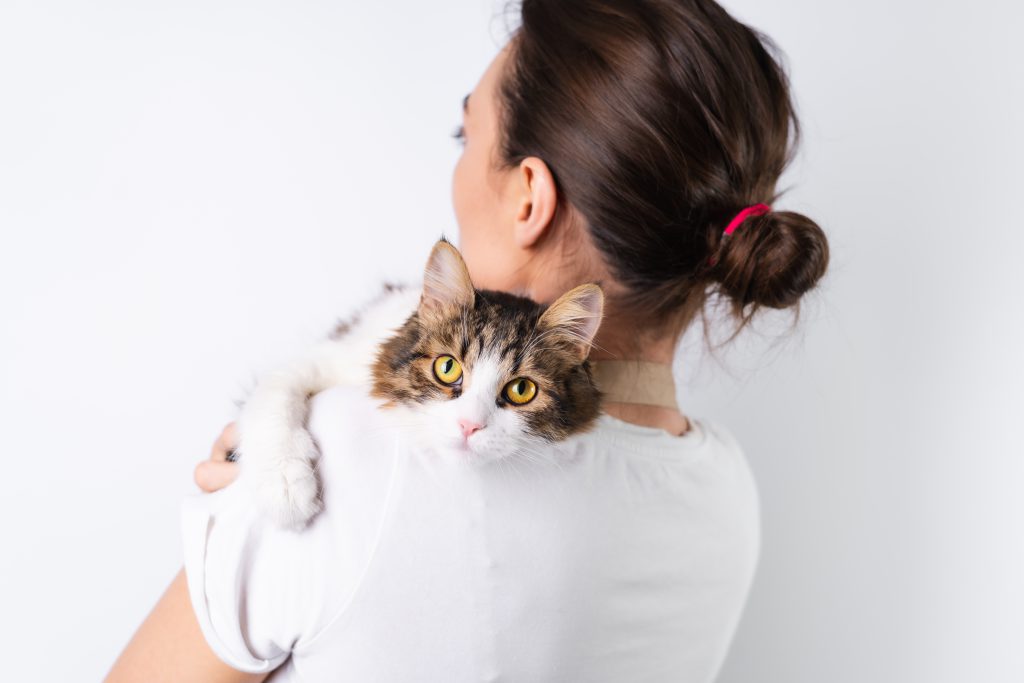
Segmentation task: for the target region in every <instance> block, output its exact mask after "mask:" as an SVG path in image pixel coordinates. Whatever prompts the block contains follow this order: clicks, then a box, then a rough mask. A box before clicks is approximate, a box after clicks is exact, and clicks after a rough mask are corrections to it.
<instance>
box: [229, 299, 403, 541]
mask: <svg viewBox="0 0 1024 683" xmlns="http://www.w3.org/2000/svg"><path fill="white" fill-rule="evenodd" d="M421 291H422V290H421V288H420V287H392V288H390V289H389V290H387V291H385V292H384V293H383V294H382V295H381V296H380V297H379V298H378V299H376V300H375V301H374V302H372V303H371V304H370V305H369V306H367V307H366V308H364V309H363V310H362V311H361V312H360V313H359V314H358V317H357V318H356V320H355V321H354V322H353V323H352V324H351V325H350V326H349V328H348V329H347V330H346V331H345V332H344V333H343V334H341V335H340V336H338V337H336V338H332V339H327V340H325V341H323V342H321V343H320V344H318V345H317V346H315V347H314V348H313V349H311V351H310V352H309V353H308V354H306V355H304V356H303V357H301V358H299V359H298V360H297V361H295V362H293V363H291V364H289V365H287V366H285V367H282V368H280V369H277V370H274V371H272V372H270V373H268V374H267V375H266V376H265V377H263V378H261V380H260V382H259V383H258V385H257V386H256V389H255V391H254V392H253V394H252V396H251V397H250V398H249V400H248V401H246V403H245V405H244V407H243V408H242V412H241V414H240V415H239V418H238V428H239V445H238V453H239V455H240V459H239V465H240V466H241V471H240V473H239V478H238V484H239V485H241V486H245V487H248V488H250V489H251V490H252V492H253V494H254V496H255V499H256V501H257V505H259V506H260V507H261V509H262V511H263V512H264V513H265V514H266V515H268V516H269V517H270V519H271V520H272V521H274V522H275V523H276V524H278V525H279V526H281V527H284V528H294V529H298V528H302V527H304V526H305V525H306V524H307V523H308V522H309V520H310V519H311V518H312V517H313V516H314V515H316V513H317V512H319V511H320V508H321V505H322V503H321V501H320V498H319V495H318V482H317V477H316V473H315V464H316V459H317V458H318V457H319V452H318V451H317V448H316V444H315V443H314V442H313V438H312V437H311V436H310V434H309V432H308V431H307V429H306V418H307V413H308V408H309V399H310V398H311V397H312V396H313V395H315V394H317V393H319V392H321V391H324V390H325V389H328V388H330V387H333V386H338V385H358V386H366V387H367V389H369V386H370V381H371V372H370V368H371V365H372V363H373V361H374V359H375V358H376V355H377V349H378V347H379V345H380V343H381V342H382V341H384V340H385V339H387V338H388V337H390V336H391V335H393V334H394V333H395V331H396V330H398V329H399V328H400V327H401V326H402V324H403V323H405V321H406V320H407V319H408V318H409V316H410V315H411V314H412V313H413V312H414V311H415V310H416V307H417V305H418V303H419V301H420V294H421Z"/></svg>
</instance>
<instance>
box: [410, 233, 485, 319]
mask: <svg viewBox="0 0 1024 683" xmlns="http://www.w3.org/2000/svg"><path fill="white" fill-rule="evenodd" d="M474 298H475V294H474V291H473V281H472V280H470V279H469V269H468V268H466V262H465V261H463V260H462V254H460V253H459V250H458V249H456V248H455V247H453V246H452V244H451V243H450V242H448V241H447V240H445V239H443V238H442V239H441V241H439V242H438V243H437V244H435V245H434V248H433V249H432V250H431V251H430V258H429V259H428V260H427V268H426V270H425V271H424V273H423V295H422V296H421V297H420V310H421V311H423V312H425V313H446V312H450V311H451V310H453V309H458V308H472V307H473V300H474Z"/></svg>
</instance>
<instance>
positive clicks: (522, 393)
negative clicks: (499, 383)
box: [505, 377, 537, 406]
mask: <svg viewBox="0 0 1024 683" xmlns="http://www.w3.org/2000/svg"><path fill="white" fill-rule="evenodd" d="M536 395H537V385H536V384H534V383H533V382H532V381H531V380H528V379H526V378H525V377H517V378H516V379H514V380H512V381H511V382H509V383H508V384H506V385H505V398H507V399H508V400H509V401H512V403H515V404H516V405H520V406H521V405H523V404H524V403H529V402H530V401H532V400H533V397H534V396H536Z"/></svg>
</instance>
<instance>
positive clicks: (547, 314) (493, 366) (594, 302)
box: [372, 239, 604, 460]
mask: <svg viewBox="0 0 1024 683" xmlns="http://www.w3.org/2000/svg"><path fill="white" fill-rule="evenodd" d="M423 281H424V283H423V292H422V295H421V297H420V303H419V307H418V308H417V310H416V312H415V313H413V315H412V316H410V317H409V319H408V320H407V321H406V323H405V324H404V325H403V326H402V327H401V328H400V329H399V330H398V331H397V333H396V334H395V335H394V336H393V337H391V338H390V339H388V340H387V341H385V342H384V343H383V344H382V345H381V347H380V350H379V352H378V355H377V358H376V361H375V362H374V365H373V389H372V393H373V395H374V396H376V397H378V398H382V399H387V401H388V403H389V404H391V405H393V406H397V407H403V408H411V410H402V411H401V412H402V419H403V420H405V421H406V422H408V423H409V426H410V428H411V429H412V430H413V432H414V434H415V436H416V438H417V439H418V440H419V441H420V443H422V444H423V445H427V446H431V447H433V448H435V449H440V450H443V451H445V452H448V453H461V454H464V455H465V456H466V457H467V458H472V459H479V460H496V459H500V458H504V457H507V456H511V455H515V454H517V453H518V454H521V455H522V456H524V457H526V458H530V457H531V455H532V454H533V453H534V452H535V451H536V449H537V448H538V447H540V446H542V445H543V444H545V443H550V442H554V441H560V440H562V439H565V438H566V437H568V436H570V435H572V434H576V433H579V432H583V431H586V430H587V429H589V428H590V427H592V426H593V424H594V421H595V420H596V418H597V417H598V415H599V413H600V398H601V397H600V392H599V391H598V390H597V388H596V386H595V385H594V382H593V380H592V378H591V374H590V366H589V364H588V363H587V356H588V354H589V352H590V346H591V343H592V341H593V338H594V334H595V333H596V332H597V328H598V326H599V325H600V322H601V313H602V307H603V304H604V296H603V294H602V292H601V288H600V287H598V286H597V285H595V284H585V285H580V286H579V287H576V288H574V289H572V290H570V291H568V292H566V293H565V294H563V295H562V296H561V297H559V298H558V299H557V300H556V301H555V302H554V303H552V304H551V305H550V306H544V305H542V304H538V303H536V302H535V301H532V300H531V299H528V298H525V297H520V296H515V295H513V294H508V293H505V292H497V291H491V290H478V289H474V287H473V284H472V282H471V281H470V278H469V271H468V270H467V268H466V264H465V262H464V261H463V260H462V256H461V255H460V254H459V252H458V250H456V249H455V247H453V246H452V245H451V244H449V243H448V242H446V241H445V240H443V239H442V240H441V241H440V242H438V243H437V244H436V245H435V246H434V248H433V250H432V251H431V254H430V259H429V261H428V262H427V267H426V271H425V273H424V278H423Z"/></svg>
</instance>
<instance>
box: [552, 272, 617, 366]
mask: <svg viewBox="0 0 1024 683" xmlns="http://www.w3.org/2000/svg"><path fill="white" fill-rule="evenodd" d="M603 312H604V292H602V291H601V288H600V287H599V286H597V285H594V284H586V285H580V286H579V287H574V288H573V289H570V290H569V291H568V292H566V293H565V294H563V295H562V296H560V297H558V299H556V300H555V302H554V303H553V304H551V305H550V306H548V308H547V310H545V311H544V313H543V314H542V315H541V316H540V320H539V321H538V322H537V325H538V327H543V328H546V329H549V330H553V331H554V332H553V333H554V334H561V335H563V338H564V339H566V340H568V341H569V342H570V343H571V344H573V346H574V347H575V349H576V352H577V354H578V355H579V359H580V360H581V361H582V360H583V359H585V358H586V357H587V356H588V355H589V354H590V345H591V344H592V343H593V341H594V335H595V334H597V328H598V327H600V326H601V316H602V314H603Z"/></svg>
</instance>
